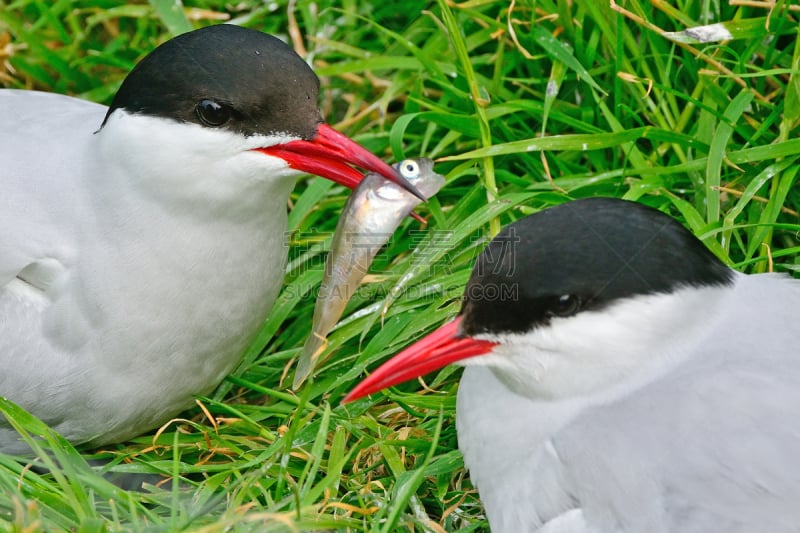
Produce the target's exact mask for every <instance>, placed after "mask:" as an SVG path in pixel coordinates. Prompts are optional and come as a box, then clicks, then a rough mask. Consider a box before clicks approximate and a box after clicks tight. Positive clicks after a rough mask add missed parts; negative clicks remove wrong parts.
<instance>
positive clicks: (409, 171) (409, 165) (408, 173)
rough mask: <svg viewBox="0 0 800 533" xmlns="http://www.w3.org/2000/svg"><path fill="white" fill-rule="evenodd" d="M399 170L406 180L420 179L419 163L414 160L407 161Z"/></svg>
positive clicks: (403, 162)
mask: <svg viewBox="0 0 800 533" xmlns="http://www.w3.org/2000/svg"><path fill="white" fill-rule="evenodd" d="M397 169H398V170H399V171H400V174H402V175H403V177H404V178H405V179H414V178H418V177H419V163H417V162H416V161H414V160H413V159H405V160H403V161H401V162H400V164H399V165H397Z"/></svg>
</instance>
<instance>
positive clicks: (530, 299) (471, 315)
mask: <svg viewBox="0 0 800 533" xmlns="http://www.w3.org/2000/svg"><path fill="white" fill-rule="evenodd" d="M732 276H733V271H732V270H731V269H729V268H728V267H726V266H725V265H724V264H723V263H722V262H721V261H719V259H717V258H716V257H715V256H714V255H713V254H712V253H711V252H710V251H709V250H708V249H707V248H706V247H705V246H704V245H703V244H702V242H700V240H698V239H697V238H696V237H695V236H694V235H692V234H691V233H690V232H689V231H688V230H686V229H685V228H684V227H683V226H682V225H681V224H679V223H678V222H676V221H675V220H673V219H672V218H671V217H669V216H667V215H665V214H664V213H661V212H660V211H658V210H656V209H653V208H650V207H647V206H644V205H641V204H637V203H634V202H628V201H624V200H618V199H613V198H586V199H583V200H575V201H572V202H567V203H565V204H562V205H559V206H556V207H552V208H550V209H546V210H543V211H541V212H539V213H536V214H534V215H531V216H529V217H526V218H524V219H521V220H518V221H517V222H515V223H513V224H510V225H508V226H506V227H505V228H504V229H503V230H502V231H501V232H500V233H499V234H498V235H497V236H496V237H495V238H494V239H493V240H492V242H491V243H489V245H488V246H487V247H486V249H485V250H484V251H483V253H482V254H481V255H480V257H479V258H478V261H477V263H476V264H475V267H474V269H473V271H472V275H471V277H470V280H469V283H468V284H467V289H466V294H465V300H464V305H463V307H462V310H461V312H462V315H463V319H462V321H461V324H462V328H463V332H464V333H465V334H467V335H474V334H477V333H482V332H494V333H497V332H525V331H529V330H531V329H533V328H535V327H536V326H537V325H543V324H547V323H548V322H549V321H550V319H551V318H552V317H554V316H571V315H574V314H576V313H578V312H580V311H581V310H584V309H597V308H600V307H603V306H604V305H607V304H608V303H611V302H613V301H615V300H618V299H620V298H625V297H628V296H635V295H640V294H651V293H667V292H671V291H673V290H675V289H676V288H679V287H685V286H699V287H702V286H710V285H723V284H729V283H731V282H732Z"/></svg>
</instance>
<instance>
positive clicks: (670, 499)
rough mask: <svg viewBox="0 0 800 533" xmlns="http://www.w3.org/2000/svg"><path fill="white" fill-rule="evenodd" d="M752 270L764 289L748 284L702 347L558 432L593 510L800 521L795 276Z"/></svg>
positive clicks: (631, 516)
mask: <svg viewBox="0 0 800 533" xmlns="http://www.w3.org/2000/svg"><path fill="white" fill-rule="evenodd" d="M754 278H762V279H761V280H760V281H761V282H762V283H761V285H758V286H757V287H755V286H754V284H752V283H751V287H744V288H743V291H744V292H747V291H749V290H750V289H752V291H751V292H754V293H755V291H759V293H758V294H749V295H748V294H744V295H742V298H741V299H740V301H742V302H747V303H748V305H746V306H740V307H739V308H738V309H735V310H734V311H733V312H732V313H731V316H730V317H729V319H728V320H725V321H723V328H724V331H723V330H721V331H719V332H718V335H713V336H711V337H710V338H709V340H708V341H707V342H706V343H705V344H704V345H703V346H700V347H699V349H698V351H697V357H695V358H694V359H693V360H692V361H690V362H689V363H688V364H686V365H684V366H682V367H681V368H679V369H678V370H677V371H676V372H673V373H671V374H670V375H668V376H665V377H664V378H662V379H661V380H659V381H658V382H656V383H653V384H651V385H649V386H646V387H644V388H643V389H641V390H639V391H638V392H636V393H634V394H632V395H630V396H628V397H627V398H625V399H624V400H621V401H618V402H616V403H615V404H612V405H609V406H605V407H598V408H594V409H592V410H591V411H589V412H585V413H583V414H582V415H581V416H580V417H579V418H577V419H576V420H575V421H573V423H572V424H571V425H570V426H569V427H568V428H566V429H565V430H563V431H562V432H561V433H560V434H559V435H558V436H557V437H556V448H557V449H558V452H559V454H560V456H561V457H562V460H563V461H564V464H565V465H566V469H567V471H568V477H570V478H571V480H572V482H571V485H572V486H574V487H576V490H577V491H578V499H579V500H580V501H581V507H582V508H583V510H584V513H585V515H586V518H587V521H589V522H595V523H599V524H600V525H602V526H603V528H601V529H602V530H611V529H614V528H619V529H620V530H622V531H648V532H653V533H659V532H676V531H680V532H682V533H695V532H696V533H701V532H708V531H724V532H727V533H739V532H741V533H749V532H753V531H771V532H789V531H800V507H798V505H797V502H798V501H800V455H798V450H800V353H798V350H797V348H796V346H797V345H798V344H797V342H796V339H794V338H793V337H794V336H796V334H797V329H796V327H797V323H798V313H800V284H798V283H797V282H796V281H795V282H791V280H788V278H785V279H779V278H777V277H774V278H771V279H769V280H765V278H763V277H762V276H758V277H754ZM751 281H753V280H751ZM764 281H767V283H763V282H764ZM758 309H761V310H763V311H762V313H761V314H758V312H757V311H755V310H758Z"/></svg>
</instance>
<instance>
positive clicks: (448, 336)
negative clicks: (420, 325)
mask: <svg viewBox="0 0 800 533" xmlns="http://www.w3.org/2000/svg"><path fill="white" fill-rule="evenodd" d="M460 321H461V317H457V318H456V319H455V320H453V321H452V322H448V323H447V324H445V325H444V326H442V327H440V328H439V329H437V330H436V331H434V332H433V333H431V334H430V335H428V336H427V337H423V338H422V339H420V340H419V341H417V342H415V343H414V344H412V345H411V346H409V347H408V348H406V349H405V350H403V351H402V352H400V353H399V354H397V355H395V356H394V357H392V358H391V359H389V360H388V361H387V362H385V363H384V364H383V365H381V366H380V367H379V368H378V369H377V370H375V372H373V373H372V374H370V375H369V377H368V378H366V379H365V380H364V381H362V382H361V383H359V384H358V386H357V387H356V388H355V389H353V390H352V391H350V393H349V394H348V395H347V396H345V397H344V399H343V400H342V403H347V402H351V401H353V400H357V399H359V398H362V397H364V396H367V395H368V394H372V393H375V392H378V391H380V390H383V389H385V388H387V387H391V386H392V385H397V384H398V383H402V382H404V381H408V380H409V379H413V378H416V377H419V376H422V375H424V374H427V373H429V372H433V371H434V370H438V369H440V368H442V367H444V366H447V365H449V364H450V363H455V362H457V361H460V360H462V359H467V358H468V357H474V356H476V355H482V354H485V353H489V352H490V351H492V348H494V347H495V346H496V345H497V344H496V343H494V342H489V341H484V340H479V339H473V338H471V337H460V336H459V335H458V324H459V322H460Z"/></svg>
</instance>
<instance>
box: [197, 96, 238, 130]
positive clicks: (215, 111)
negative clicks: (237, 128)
mask: <svg viewBox="0 0 800 533" xmlns="http://www.w3.org/2000/svg"><path fill="white" fill-rule="evenodd" d="M195 111H196V112H197V116H198V117H199V118H200V122H202V123H203V124H205V125H206V126H211V127H212V128H216V127H218V126H222V125H223V124H225V123H226V122H228V119H230V118H231V108H230V106H227V105H225V104H221V103H219V102H217V101H216V100H211V99H209V98H203V99H202V100H200V101H199V102H197V106H196V107H195Z"/></svg>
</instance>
